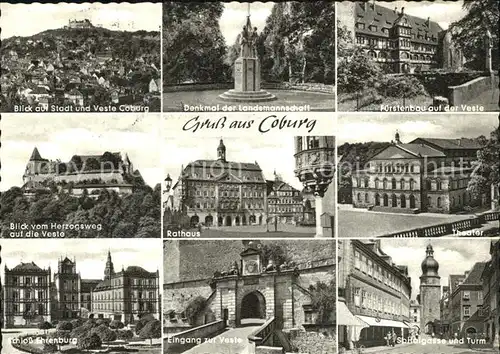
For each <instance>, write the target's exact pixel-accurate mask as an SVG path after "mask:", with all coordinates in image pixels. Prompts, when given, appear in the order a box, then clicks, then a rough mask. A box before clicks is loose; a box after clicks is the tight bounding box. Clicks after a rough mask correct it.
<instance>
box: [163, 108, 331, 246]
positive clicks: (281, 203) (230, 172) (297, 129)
mask: <svg viewBox="0 0 500 354" xmlns="http://www.w3.org/2000/svg"><path fill="white" fill-rule="evenodd" d="M334 125H335V117H334V116H333V115H332V114H327V113H315V114H314V115H313V116H311V115H308V116H304V115H298V114H295V115H294V114H288V115H284V116H275V115H270V116H267V117H266V116H263V115H262V114H243V113H239V114H231V115H227V116H221V114H216V113H211V114H205V115H204V116H203V117H200V116H194V117H193V116H190V117H186V114H179V115H168V116H166V117H165V119H164V122H163V127H164V128H163V130H164V134H165V135H164V138H163V148H162V151H163V156H162V159H163V160H162V168H163V174H164V176H165V177H164V179H163V181H164V183H163V186H162V187H163V191H162V198H163V204H162V205H163V210H162V212H163V237H164V238H169V237H204V238H241V237H252V236H253V237H256V236H257V235H258V236H259V237H265V238H267V237H278V238H280V237H283V238H288V237H299V238H301V237H305V238H309V237H314V236H316V237H334V235H335V211H336V210H335V208H336V207H335V186H336V182H335V178H336V173H335V170H336V162H335V136H334V131H335V128H334Z"/></svg>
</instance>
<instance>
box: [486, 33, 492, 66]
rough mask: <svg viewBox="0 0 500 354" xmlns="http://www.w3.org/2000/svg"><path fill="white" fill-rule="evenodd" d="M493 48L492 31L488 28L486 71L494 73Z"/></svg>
mask: <svg viewBox="0 0 500 354" xmlns="http://www.w3.org/2000/svg"><path fill="white" fill-rule="evenodd" d="M492 48H493V42H492V39H491V32H490V30H489V29H487V30H486V36H485V50H486V58H485V61H486V62H485V71H486V72H488V73H490V74H493V67H492V64H491V49H492Z"/></svg>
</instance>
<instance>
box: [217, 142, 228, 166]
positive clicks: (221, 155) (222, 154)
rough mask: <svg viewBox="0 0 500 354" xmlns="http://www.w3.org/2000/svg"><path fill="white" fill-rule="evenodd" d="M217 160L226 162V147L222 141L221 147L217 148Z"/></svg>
mask: <svg viewBox="0 0 500 354" xmlns="http://www.w3.org/2000/svg"><path fill="white" fill-rule="evenodd" d="M217 159H218V160H219V161H222V162H226V146H225V145H224V142H223V141H222V139H220V143H219V146H218V147H217Z"/></svg>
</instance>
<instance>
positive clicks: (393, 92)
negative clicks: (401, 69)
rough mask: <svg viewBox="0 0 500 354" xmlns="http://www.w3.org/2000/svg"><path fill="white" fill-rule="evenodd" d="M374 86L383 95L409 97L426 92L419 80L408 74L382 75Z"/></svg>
mask: <svg viewBox="0 0 500 354" xmlns="http://www.w3.org/2000/svg"><path fill="white" fill-rule="evenodd" d="M376 87H377V91H378V92H379V93H380V94H381V95H383V96H385V97H397V98H402V97H406V98H411V97H416V96H419V95H426V94H427V92H426V91H425V88H424V86H423V85H422V84H421V83H420V81H419V80H418V79H417V78H416V77H414V76H410V75H389V76H383V77H382V78H381V79H380V81H379V83H378V85H376Z"/></svg>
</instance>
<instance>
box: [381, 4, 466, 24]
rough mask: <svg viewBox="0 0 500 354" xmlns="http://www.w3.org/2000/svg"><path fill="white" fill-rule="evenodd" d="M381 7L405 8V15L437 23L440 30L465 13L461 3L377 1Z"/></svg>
mask: <svg viewBox="0 0 500 354" xmlns="http://www.w3.org/2000/svg"><path fill="white" fill-rule="evenodd" d="M376 4H377V5H381V6H384V7H387V8H390V9H394V8H395V7H397V8H398V10H401V8H402V7H404V8H405V13H407V14H409V15H413V16H416V17H420V18H423V19H427V17H430V18H431V21H434V22H437V23H438V24H439V25H440V26H441V28H442V29H444V30H446V29H448V27H449V26H450V24H451V23H452V22H455V21H458V20H460V19H461V18H462V17H464V16H465V14H466V13H467V12H466V11H465V10H463V9H462V6H463V1H462V0H460V1H442V0H436V1H391V2H389V3H388V2H385V1H377V2H376Z"/></svg>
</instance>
